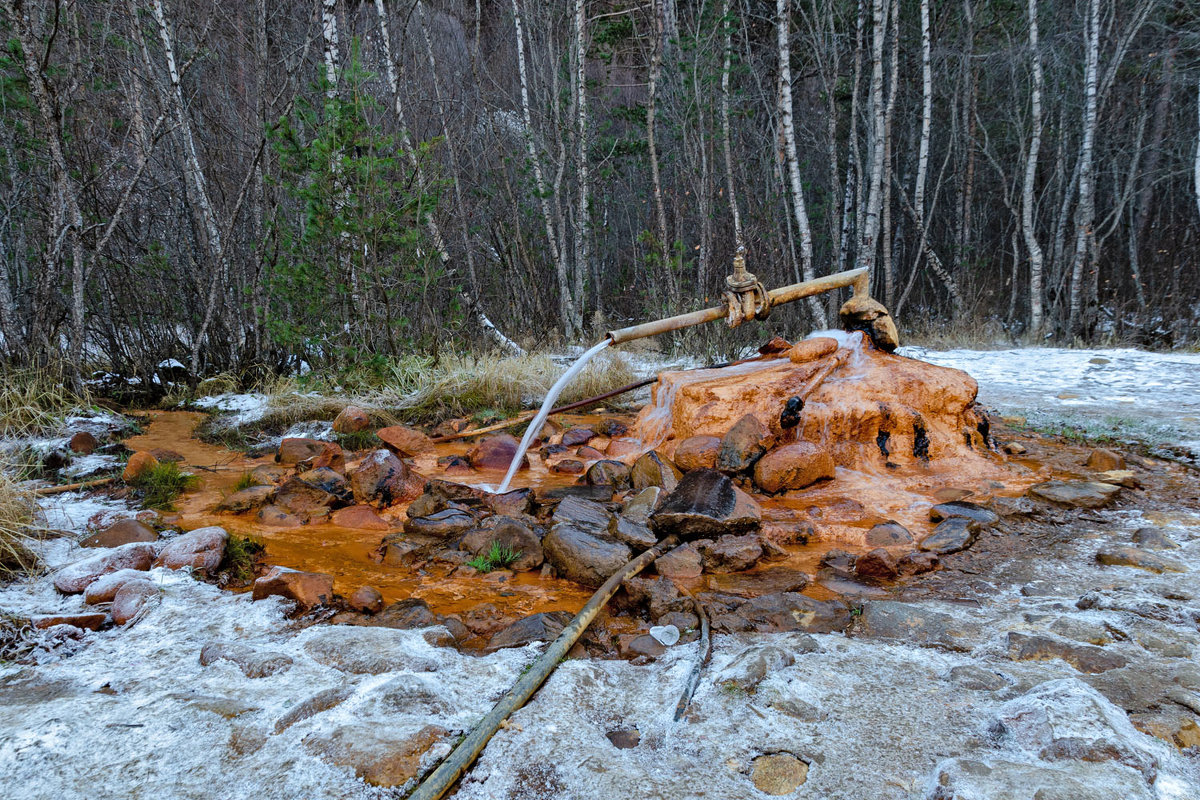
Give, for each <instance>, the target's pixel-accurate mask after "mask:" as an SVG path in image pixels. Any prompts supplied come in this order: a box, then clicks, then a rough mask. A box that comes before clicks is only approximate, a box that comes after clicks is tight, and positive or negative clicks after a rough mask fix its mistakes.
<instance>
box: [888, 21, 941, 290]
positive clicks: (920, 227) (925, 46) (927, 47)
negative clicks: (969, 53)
mask: <svg viewBox="0 0 1200 800" xmlns="http://www.w3.org/2000/svg"><path fill="white" fill-rule="evenodd" d="M932 126H933V58H932V41H931V36H930V31H929V0H921V141H920V144H919V145H917V185H916V186H915V187H914V188H913V210H914V212H915V214H914V216H913V224H914V225H915V226H916V228H917V236H918V237H919V238H920V240H921V241H924V239H925V186H926V183H927V182H928V180H929V139H930V131H931V128H932ZM923 255H924V252H923V249H922V248H921V247H918V248H917V254H916V257H915V258H914V259H913V265H912V269H913V272H914V273H915V272H916V271H917V270H918V269H920V266H921V257H922V256H923ZM893 303H894V298H893V297H891V296H890V295H889V296H888V298H887V307H888V308H891V309H893V310H895V309H894V306H893Z"/></svg>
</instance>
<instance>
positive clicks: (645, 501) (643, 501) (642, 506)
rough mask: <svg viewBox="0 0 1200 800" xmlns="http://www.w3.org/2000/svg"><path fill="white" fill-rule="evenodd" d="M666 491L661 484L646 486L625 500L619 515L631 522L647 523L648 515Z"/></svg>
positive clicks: (664, 495)
mask: <svg viewBox="0 0 1200 800" xmlns="http://www.w3.org/2000/svg"><path fill="white" fill-rule="evenodd" d="M664 497H666V492H664V491H663V489H662V487H661V486H647V487H646V488H645V489H642V490H641V491H640V492H638V493H637V494H635V495H633V496H632V497H630V498H629V499H628V500H626V501H625V505H624V506H623V507H622V508H621V516H622V517H624V518H625V519H628V520H632V521H633V522H642V523H648V522H649V521H650V515H651V514H653V513H654V511H655V509H657V508H658V506H659V504H660V503H661V502H662V500H663V498H664Z"/></svg>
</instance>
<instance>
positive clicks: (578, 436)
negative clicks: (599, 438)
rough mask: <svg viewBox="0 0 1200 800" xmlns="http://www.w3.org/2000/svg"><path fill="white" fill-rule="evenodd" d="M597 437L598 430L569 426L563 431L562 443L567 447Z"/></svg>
mask: <svg viewBox="0 0 1200 800" xmlns="http://www.w3.org/2000/svg"><path fill="white" fill-rule="evenodd" d="M594 438H596V432H595V431H594V430H592V429H591V428H569V429H568V430H566V431H563V435H562V443H563V444H564V445H566V446H567V447H578V446H579V445H581V444H587V443H588V442H590V441H591V440H592V439H594Z"/></svg>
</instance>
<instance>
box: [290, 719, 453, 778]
mask: <svg viewBox="0 0 1200 800" xmlns="http://www.w3.org/2000/svg"><path fill="white" fill-rule="evenodd" d="M448 736H449V733H447V731H446V730H445V729H444V728H440V727H438V726H436V725H426V726H425V727H424V728H421V730H419V731H417V732H416V733H413V734H409V735H408V736H403V735H400V734H398V733H394V732H392V731H391V730H390V729H389V728H384V727H381V726H378V725H374V724H366V723H357V724H353V725H343V726H341V727H339V728H337V729H335V730H334V731H333V733H330V734H317V733H313V734H309V735H308V736H306V737H305V738H304V745H305V747H306V748H307V749H308V751H309V752H310V753H312V754H313V755H316V756H319V757H321V758H323V759H325V760H326V761H328V762H330V763H332V764H335V765H337V766H339V767H347V768H349V769H351V770H353V771H354V774H355V775H356V776H357V777H359V778H361V779H362V780H363V781H365V782H366V783H368V784H370V785H372V786H382V787H393V786H403V785H404V784H406V783H408V782H409V781H412V780H413V779H415V778H417V777H420V776H421V775H422V774H423V767H422V764H423V763H425V762H426V761H428V762H430V763H429V764H428V766H427V767H425V768H426V769H427V768H429V767H432V766H433V764H434V763H436V760H437V759H436V758H433V757H430V758H428V759H426V753H429V752H430V750H433V749H435V748H441V749H445V750H446V751H447V752H448V751H449V744H448V743H446V742H444V741H443V740H444V739H446V738H447V737H448Z"/></svg>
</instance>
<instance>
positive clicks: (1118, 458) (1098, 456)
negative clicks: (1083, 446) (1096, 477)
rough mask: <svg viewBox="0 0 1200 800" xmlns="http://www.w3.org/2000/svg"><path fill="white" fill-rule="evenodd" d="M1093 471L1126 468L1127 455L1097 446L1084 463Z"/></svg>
mask: <svg viewBox="0 0 1200 800" xmlns="http://www.w3.org/2000/svg"><path fill="white" fill-rule="evenodd" d="M1084 466H1086V467H1087V468H1088V469H1090V470H1091V471H1092V472H1108V471H1110V470H1120V469H1125V456H1123V455H1121V454H1120V453H1118V452H1115V451H1113V450H1106V449H1105V448H1103V447H1097V448H1096V449H1095V450H1093V451H1092V452H1091V453H1090V454H1089V455H1088V459H1087V462H1086V463H1085V464H1084Z"/></svg>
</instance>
